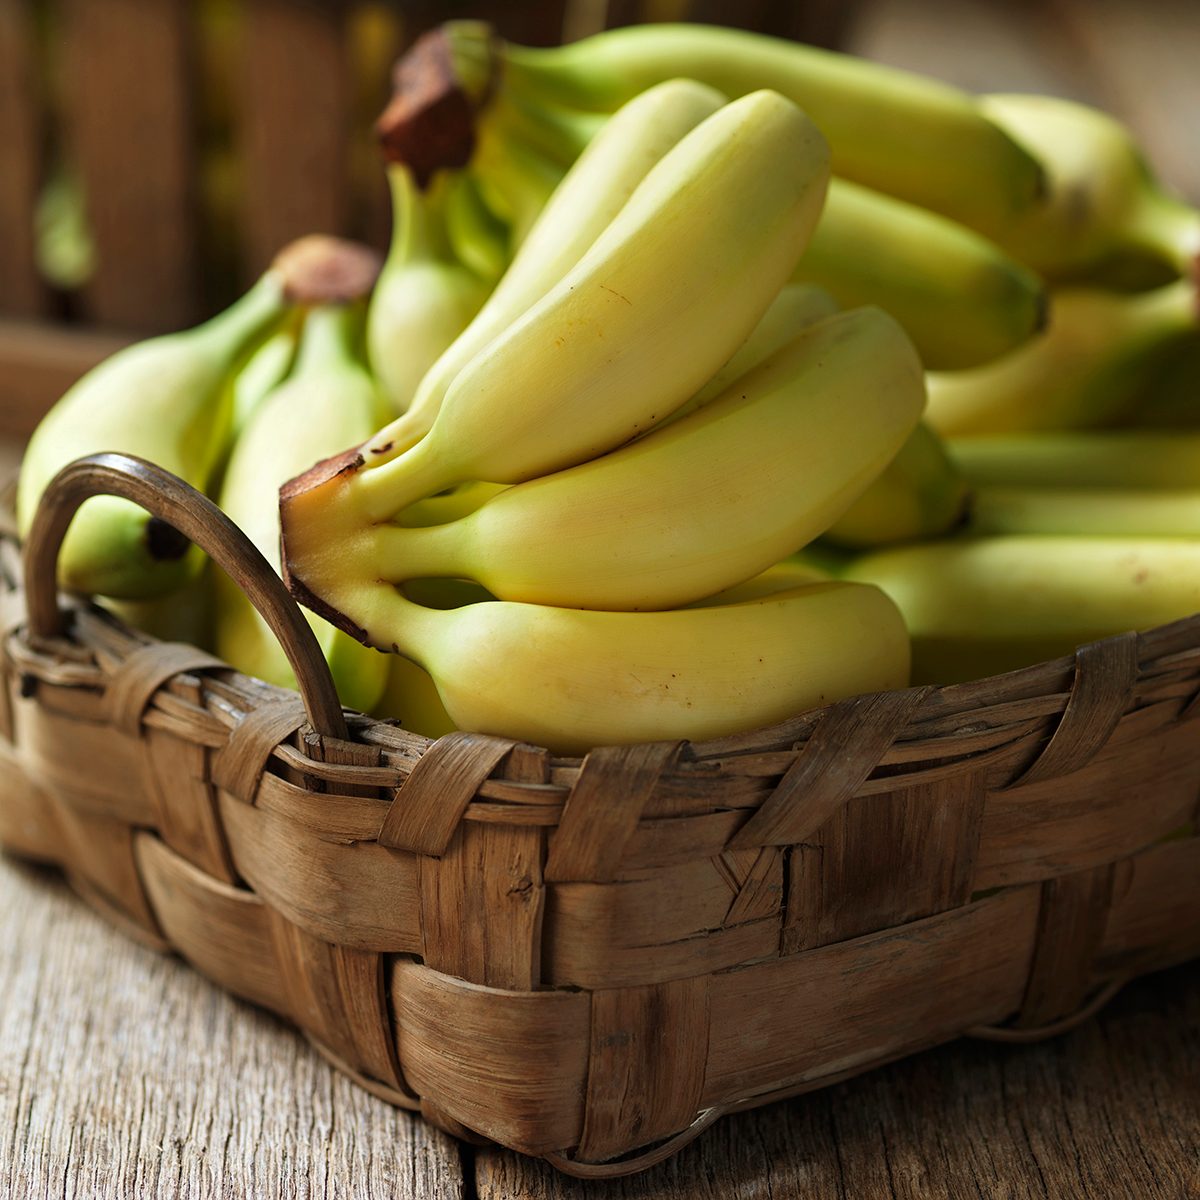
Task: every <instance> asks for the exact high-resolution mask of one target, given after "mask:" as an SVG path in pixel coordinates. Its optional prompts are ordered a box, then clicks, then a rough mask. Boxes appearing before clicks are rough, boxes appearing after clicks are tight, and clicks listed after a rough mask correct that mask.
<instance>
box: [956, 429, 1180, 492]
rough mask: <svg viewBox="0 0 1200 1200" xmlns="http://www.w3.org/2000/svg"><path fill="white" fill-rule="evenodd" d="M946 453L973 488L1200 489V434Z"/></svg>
mask: <svg viewBox="0 0 1200 1200" xmlns="http://www.w3.org/2000/svg"><path fill="white" fill-rule="evenodd" d="M946 448H947V450H948V451H949V453H950V456H951V458H953V460H954V462H955V464H956V465H957V466H958V469H959V470H960V471H961V472H962V473H963V475H964V476H965V477H966V478H967V480H968V481H969V482H970V483H971V485H972V486H974V487H989V486H1000V487H1020V488H1024V487H1030V488H1053V487H1063V488H1082V489H1095V488H1127V489H1131V490H1137V491H1145V490H1152V489H1162V490H1176V491H1187V490H1190V489H1192V488H1200V434H1195V433H1161V432H1151V431H1148V430H1091V431H1077V432H1073V433H1034V434H1029V433H1014V434H1007V435H1004V436H1000V435H997V436H995V437H978V438H962V439H953V440H950V441H948V442H947V443H946Z"/></svg>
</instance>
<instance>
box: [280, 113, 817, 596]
mask: <svg viewBox="0 0 1200 1200" xmlns="http://www.w3.org/2000/svg"><path fill="white" fill-rule="evenodd" d="M827 177H828V158H827V148H826V147H825V144H824V140H823V139H822V138H821V135H820V134H819V133H818V132H817V130H816V129H815V127H814V126H813V125H812V123H811V122H810V121H809V120H808V119H807V118H806V117H805V116H804V115H803V114H802V113H801V112H800V110H799V109H798V108H796V106H795V105H793V104H792V103H791V102H790V101H787V100H785V99H784V98H782V97H780V96H778V95H776V94H774V93H771V92H758V93H754V94H752V95H750V96H746V97H743V98H742V99H741V100H737V101H734V102H732V103H731V104H728V105H726V106H724V107H723V108H721V109H720V110H719V111H718V112H716V113H714V114H713V115H712V116H711V117H709V118H708V119H707V120H705V121H703V122H702V123H701V124H700V125H698V126H697V127H696V128H695V129H693V130H692V131H691V133H689V134H688V135H687V136H685V137H684V138H683V139H682V140H681V141H680V142H679V143H678V144H677V145H675V146H674V147H673V148H672V149H671V150H670V151H669V152H668V153H667V154H666V155H665V156H664V157H663V158H662V159H660V160H659V162H658V163H657V164H655V166H654V167H653V168H652V169H651V170H650V172H649V174H648V175H647V176H646V177H645V179H644V180H643V181H642V183H641V184H640V185H639V186H638V188H637V189H636V191H635V192H634V194H633V195H632V196H631V198H630V200H629V201H628V203H627V204H626V205H625V207H624V208H622V209H621V211H620V213H619V214H618V215H617V217H616V218H615V219H614V220H613V222H612V223H611V224H610V225H609V226H608V228H607V229H605V231H604V232H603V233H602V234H601V235H600V237H599V238H598V239H597V240H596V242H595V243H594V244H593V245H592V247H591V249H590V250H588V252H587V253H586V254H585V255H584V257H583V258H582V259H581V260H580V261H579V263H578V264H577V265H576V266H575V268H574V269H573V270H571V271H569V272H568V273H567V274H566V275H565V276H564V277H563V278H562V279H561V280H560V281H559V283H558V284H557V285H555V287H554V288H552V289H551V290H550V291H549V292H548V293H547V294H546V295H545V296H544V297H543V298H542V299H541V300H540V301H539V302H538V303H537V304H535V305H534V306H533V307H532V308H531V309H529V310H528V312H526V314H525V315H524V317H522V318H521V319H520V320H519V321H517V323H516V324H515V325H513V326H512V327H511V328H509V329H508V330H507V331H506V332H505V333H504V334H502V335H501V336H499V337H498V338H496V339H495V340H494V341H493V342H492V343H491V345H490V346H488V347H487V349H486V350H485V351H484V352H483V353H481V354H479V355H477V356H476V357H475V358H474V359H472V360H471V362H470V363H469V364H468V366H467V367H466V368H464V370H462V371H461V372H460V373H459V375H458V376H457V378H456V379H455V381H454V384H453V386H452V388H451V389H450V391H449V392H448V393H447V395H446V398H445V400H444V402H443V404H442V406H441V409H440V410H439V412H438V414H437V417H436V419H435V420H434V423H433V425H432V427H431V429H430V431H429V433H428V434H426V436H425V437H424V438H423V439H422V440H421V441H420V442H418V443H417V444H416V445H415V446H414V447H412V448H411V449H410V450H407V451H406V452H404V453H403V454H402V455H401V456H400V457H399V458H395V459H393V460H391V461H390V462H385V463H383V464H382V465H379V464H377V463H376V462H372V461H370V459H371V458H372V457H373V455H372V451H373V450H374V449H380V448H382V447H379V446H378V439H376V440H375V442H373V443H372V445H371V446H370V447H368V448H367V449H366V450H365V451H363V452H350V453H349V454H347V455H343V456H340V457H339V459H337V460H333V461H331V462H329V463H326V464H323V465H322V467H321V468H320V469H319V470H315V471H313V472H310V473H309V474H308V475H307V476H306V477H304V478H302V479H298V480H296V481H294V482H293V483H292V484H290V485H289V486H288V487H287V488H285V489H284V491H283V492H282V494H281V511H282V518H283V539H284V545H285V559H286V561H287V568H288V573H289V578H290V581H291V583H292V585H293V588H294V590H295V591H296V593H297V595H298V596H299V597H300V598H302V599H304V600H305V602H306V603H312V602H316V603H320V601H319V599H318V597H319V592H316V593H315V594H314V590H313V587H312V584H311V583H309V582H308V581H309V580H310V579H311V580H312V581H316V580H321V581H322V582H324V581H327V580H328V581H330V582H336V581H337V580H338V579H339V578H340V577H343V576H344V575H345V574H347V573H353V572H348V570H347V566H346V565H345V564H343V565H342V566H338V567H335V568H334V569H333V571H332V572H330V571H328V570H327V569H326V568H327V567H328V565H329V564H330V563H332V562H333V561H334V559H336V558H338V557H342V558H344V557H345V555H344V554H343V553H342V552H341V550H340V547H341V546H342V545H344V544H345V543H346V539H353V535H354V532H355V531H356V530H361V529H362V528H363V527H364V526H367V527H369V526H370V525H371V524H373V523H376V522H379V521H384V520H388V519H390V518H391V517H392V516H393V515H394V514H396V513H398V512H400V511H401V510H403V509H404V508H406V507H408V505H410V504H412V503H414V502H415V501H417V500H420V499H422V498H423V497H426V496H430V495H433V494H435V493H437V492H439V491H442V490H444V489H445V488H446V487H448V486H451V485H453V484H455V483H458V482H460V481H463V480H471V479H480V480H485V481H487V482H492V483H516V482H519V481H520V480H524V479H529V478H532V477H533V476H535V475H543V474H546V473H548V472H552V471H555V470H559V469H561V468H564V467H567V466H570V465H573V464H575V463H578V462H583V461H586V460H587V459H590V458H594V457H596V456H597V455H600V454H603V453H604V452H605V451H607V450H611V449H612V448H613V447H614V446H617V445H619V444H620V443H622V442H624V441H628V440H630V439H631V438H633V437H634V436H636V435H637V434H638V433H641V432H644V431H645V430H646V429H648V428H650V427H652V426H653V425H654V424H655V423H656V422H657V421H659V420H661V419H662V418H663V417H665V416H666V415H667V414H669V413H670V412H671V411H672V410H673V409H675V408H677V407H678V406H679V405H680V404H682V403H683V402H684V401H685V400H686V399H688V398H689V397H690V396H691V395H692V394H693V393H694V392H696V391H697V390H698V389H699V388H700V387H701V386H702V385H703V384H704V383H705V382H706V381H707V380H708V379H709V378H710V377H711V375H712V374H713V372H714V371H715V370H717V368H718V367H720V366H721V365H722V364H723V363H724V362H725V361H726V360H728V359H729V358H730V357H731V356H732V354H733V353H734V351H735V350H736V349H737V347H738V346H739V345H740V344H741V343H742V342H743V341H745V339H746V338H747V337H748V336H749V334H750V332H751V331H752V330H753V328H754V326H755V325H756V324H757V323H758V321H759V319H760V318H761V316H762V315H763V313H764V312H765V311H766V309H767V308H768V306H769V305H770V303H771V300H772V299H773V298H774V296H775V295H776V294H777V293H778V291H779V289H780V288H781V287H782V286H783V283H784V282H785V281H786V278H787V276H788V274H790V272H791V269H792V267H793V265H794V263H795V260H796V259H797V258H798V257H799V255H800V252H801V251H802V249H803V247H804V244H805V242H806V241H807V239H808V237H809V235H810V233H811V231H812V228H813V226H814V225H815V223H816V219H817V216H818V215H819V211H820V205H821V201H822V198H823V195H824V190H825V184H826V181H827ZM320 611H323V612H326V613H329V611H330V610H329V609H328V607H326V608H323V609H321V610H320ZM330 615H331V619H335V620H336V619H338V618H337V616H336V615H333V614H330Z"/></svg>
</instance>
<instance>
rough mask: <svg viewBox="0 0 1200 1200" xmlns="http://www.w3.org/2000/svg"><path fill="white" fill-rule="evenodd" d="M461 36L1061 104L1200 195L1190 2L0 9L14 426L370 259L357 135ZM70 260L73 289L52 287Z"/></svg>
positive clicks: (173, 4) (4, 340)
mask: <svg viewBox="0 0 1200 1200" xmlns="http://www.w3.org/2000/svg"><path fill="white" fill-rule="evenodd" d="M457 16H475V17H482V18H485V19H487V20H490V21H492V22H493V23H494V24H495V25H496V26H497V28H498V29H499V30H500V31H501V32H502V33H503V34H505V35H506V36H508V37H511V38H513V39H515V40H517V41H525V42H531V43H549V42H555V41H558V40H560V39H562V40H572V39H574V38H576V37H580V36H583V35H586V34H588V33H591V32H594V31H596V30H598V29H601V28H604V27H606V26H612V25H618V24H624V23H630V22H636V21H645V20H663V19H689V20H699V21H708V22H717V23H724V24H730V25H739V26H742V27H747V28H753V29H759V30H763V31H766V32H770V33H774V34H777V35H782V36H787V37H793V38H797V39H799V40H806V41H810V42H815V43H817V44H821V45H827V46H839V47H843V48H846V49H850V50H853V51H855V52H859V53H864V54H866V55H867V56H869V57H875V58H879V59H882V60H884V61H893V62H896V63H897V64H898V65H902V66H908V67H915V68H916V69H919V70H924V71H927V72H929V73H932V74H934V75H940V76H942V77H944V78H949V79H950V80H951V81H953V82H956V83H959V84H962V85H963V86H966V87H968V88H978V89H981V90H982V89H986V88H988V87H989V86H991V87H995V86H1000V83H1001V81H1003V84H1004V86H1007V87H1008V88H1009V90H1014V89H1024V90H1045V91H1053V92H1056V93H1059V94H1064V95H1071V96H1076V97H1078V98H1081V99H1085V100H1090V101H1093V102H1095V103H1099V104H1101V105H1104V106H1105V107H1108V108H1110V109H1111V110H1112V111H1115V112H1117V113H1118V114H1119V115H1121V116H1123V117H1125V118H1126V119H1128V120H1130V122H1131V124H1133V125H1134V127H1135V129H1136V130H1137V132H1138V133H1139V135H1140V136H1142V137H1143V138H1144V139H1145V141H1146V144H1147V146H1148V148H1149V150H1150V152H1151V157H1152V159H1153V161H1155V163H1156V165H1159V166H1160V167H1162V168H1163V169H1164V173H1165V174H1166V175H1167V176H1168V178H1170V179H1172V181H1173V182H1175V183H1176V185H1177V186H1179V187H1180V188H1181V189H1182V190H1184V191H1185V192H1189V193H1190V194H1191V195H1192V196H1193V197H1198V196H1200V155H1198V154H1197V153H1196V150H1197V148H1198V146H1197V135H1196V114H1197V101H1198V98H1200V96H1198V85H1197V84H1196V82H1195V79H1196V76H1197V73H1196V71H1195V70H1194V64H1195V62H1196V61H1197V60H1198V59H1200V5H1198V4H1196V2H1195V0H1140V2H1138V3H1134V2H1132V0H960V3H959V4H957V5H955V6H954V8H953V10H952V13H950V14H948V13H947V10H946V9H945V8H944V6H943V5H942V4H941V3H939V2H937V0H798V2H794V3H784V2H783V0H492V2H490V3H488V2H485V3H453V2H450V0H0V386H2V387H3V399H2V400H0V403H4V404H5V406H6V407H7V408H9V409H10V410H12V411H13V412H16V413H19V414H21V415H20V416H19V417H12V413H11V412H10V418H11V419H10V420H9V421H8V422H7V423H8V424H9V426H10V427H14V428H24V429H30V428H32V425H33V423H34V422H35V421H36V419H37V417H38V416H39V415H40V414H41V412H42V411H44V409H45V407H46V406H47V404H48V403H50V402H51V401H53V399H55V398H56V397H57V396H58V395H59V394H61V392H62V391H63V389H64V388H65V387H66V386H67V385H68V384H69V383H70V382H71V381H72V380H73V379H74V378H75V377H77V376H78V374H80V373H81V371H82V370H84V369H86V368H87V367H88V366H90V365H91V364H92V363H94V362H95V361H97V359H98V358H99V357H102V356H103V355H105V354H107V353H109V352H110V351H111V350H112V349H113V348H114V347H115V346H116V345H118V344H120V342H121V341H122V340H125V339H128V338H130V337H136V336H142V335H145V334H149V333H154V332H158V331H162V330H168V329H176V328H180V327H182V326H186V325H188V324H190V323H193V322H194V321H196V320H198V319H200V318H201V317H203V316H204V315H206V314H207V313H210V312H213V311H216V310H217V309H218V308H220V307H222V306H223V305H224V304H226V303H228V302H229V300H231V299H232V298H233V297H234V296H235V295H236V294H237V293H238V292H239V291H240V290H241V289H242V288H244V287H245V286H246V285H247V284H248V283H249V282H250V281H251V280H252V279H253V278H255V277H256V276H257V274H258V273H259V272H260V271H261V270H262V268H263V266H264V265H265V264H266V263H267V262H268V261H269V260H270V258H271V257H272V255H273V254H274V252H275V251H276V250H277V249H278V248H279V247H280V246H281V245H283V244H284V243H285V242H287V241H288V240H290V239H291V238H293V237H296V236H299V235H300V234H303V233H310V232H318V231H320V232H329V233H339V234H342V235H345V236H349V237H355V238H359V239H361V240H364V241H367V242H369V243H372V244H374V245H377V246H380V247H382V246H384V245H385V244H386V241H387V237H388V229H389V214H388V201H387V193H386V188H385V185H384V176H383V171H382V167H381V162H380V158H379V155H378V152H377V150H376V147H375V145H374V140H373V135H372V123H373V121H374V118H375V117H376V115H377V114H378V113H379V111H380V110H381V109H382V107H383V104H384V102H385V100H386V97H387V91H388V86H389V84H388V77H389V73H390V67H391V64H392V62H393V61H394V60H395V58H396V57H397V55H399V54H400V53H401V52H402V51H403V50H404V48H405V47H406V46H407V45H408V44H410V43H411V41H412V40H413V39H414V38H415V37H416V36H417V35H418V34H419V33H420V32H422V31H423V30H425V29H427V28H429V27H431V26H433V25H435V24H437V23H438V22H440V21H442V20H445V19H448V18H450V17H457ZM48 226H49V227H51V228H50V229H49V230H48V228H47V227H48ZM39 229H40V230H41V232H40V233H39V234H37V236H35V231H38V230H39ZM55 230H57V233H55V232H54V231H55ZM81 231H86V238H85V239H82V240H81V238H80V237H79V236H78V235H79V233H80V232H81ZM56 239H57V240H56ZM52 242H53V243H54V245H51V243H52ZM64 242H65V243H66V247H65V254H66V256H67V257H70V256H72V255H73V256H74V259H75V260H76V262H75V266H74V268H73V270H74V271H75V275H76V276H77V277H72V278H63V275H64V271H63V268H62V263H61V261H59V260H61V259H63V257H64V252H63V251H64ZM39 246H40V247H41V251H40V253H39V249H38V248H39ZM48 248H49V249H48ZM55 248H57V250H58V252H59V253H58V258H57V259H55V260H54V261H51V258H52V256H51V254H50V253H49V250H51V249H55ZM84 250H89V251H90V253H88V254H86V255H85V254H84ZM83 259H87V260H88V262H87V264H86V266H87V269H86V270H84V269H83V268H82V266H81V262H82V260H83ZM55 262H58V266H57V267H56V266H55Z"/></svg>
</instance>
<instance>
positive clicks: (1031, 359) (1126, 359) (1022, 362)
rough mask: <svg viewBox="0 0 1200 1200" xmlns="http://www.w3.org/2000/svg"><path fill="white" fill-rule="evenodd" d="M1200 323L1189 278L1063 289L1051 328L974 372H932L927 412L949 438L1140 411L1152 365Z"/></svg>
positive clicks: (1097, 421)
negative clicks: (1127, 287)
mask: <svg viewBox="0 0 1200 1200" xmlns="http://www.w3.org/2000/svg"><path fill="white" fill-rule="evenodd" d="M1198 324H1200V305H1198V303H1197V294H1196V289H1195V287H1194V285H1193V284H1192V283H1191V282H1190V281H1189V280H1184V279H1180V280H1177V281H1175V282H1174V283H1170V284H1167V285H1165V286H1163V287H1161V288H1157V289H1155V290H1153V291H1150V292H1142V293H1138V294H1135V295H1125V294H1120V293H1115V292H1108V291H1103V290H1100V289H1097V288H1072V289H1067V288H1064V289H1063V290H1061V291H1059V292H1056V293H1055V294H1054V297H1053V301H1052V306H1051V310H1050V323H1049V326H1048V327H1047V329H1046V330H1045V332H1043V333H1042V334H1040V335H1038V336H1037V337H1035V338H1033V339H1031V340H1030V341H1029V342H1028V343H1027V344H1026V345H1024V346H1022V347H1021V348H1020V349H1018V350H1014V351H1013V352H1012V353H1011V354H1007V355H1005V356H1004V357H1003V358H1001V359H997V360H996V361H995V362H993V363H988V364H986V365H984V366H981V367H975V368H972V369H971V370H968V371H944V372H943V371H931V372H930V373H929V408H928V410H927V412H926V419H927V420H928V421H929V423H930V425H932V426H933V427H934V429H936V430H937V432H938V433H940V434H941V435H942V436H943V437H951V438H953V437H974V436H978V435H981V434H1001V433H1016V432H1019V431H1022V430H1029V431H1032V430H1055V429H1059V430H1061V429H1072V428H1086V427H1088V426H1098V425H1108V424H1113V423H1119V422H1121V421H1129V420H1136V411H1131V408H1132V406H1133V402H1134V401H1135V400H1136V399H1137V397H1138V395H1139V392H1140V391H1141V389H1142V386H1143V383H1144V380H1145V378H1146V376H1147V373H1148V372H1149V371H1151V370H1152V369H1153V365H1154V363H1155V362H1156V361H1157V360H1158V359H1159V358H1160V357H1161V356H1162V355H1163V354H1165V353H1167V352H1169V351H1170V350H1171V348H1172V347H1173V346H1174V345H1176V344H1177V343H1179V342H1180V341H1181V340H1182V339H1186V338H1188V337H1189V336H1191V335H1192V334H1193V333H1194V332H1195V330H1196V328H1197V325H1198Z"/></svg>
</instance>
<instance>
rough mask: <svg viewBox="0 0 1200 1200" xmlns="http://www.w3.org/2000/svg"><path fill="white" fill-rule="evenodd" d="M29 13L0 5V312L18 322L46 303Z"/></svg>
mask: <svg viewBox="0 0 1200 1200" xmlns="http://www.w3.org/2000/svg"><path fill="white" fill-rule="evenodd" d="M30 7H31V6H30V5H29V3H28V0H9V2H8V3H5V4H0V312H4V313H13V314H19V315H21V316H37V315H39V314H40V313H42V312H44V311H45V309H46V303H47V299H48V295H47V290H46V287H45V284H44V283H43V282H42V280H41V278H40V277H39V275H38V270H37V264H36V262H35V260H34V251H33V246H34V242H33V223H34V212H35V209H36V206H37V192H38V185H39V184H40V182H41V177H40V176H41V138H40V113H39V111H38V95H37V81H36V75H35V60H34V57H33V36H32V34H33V30H32V22H31V20H30Z"/></svg>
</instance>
